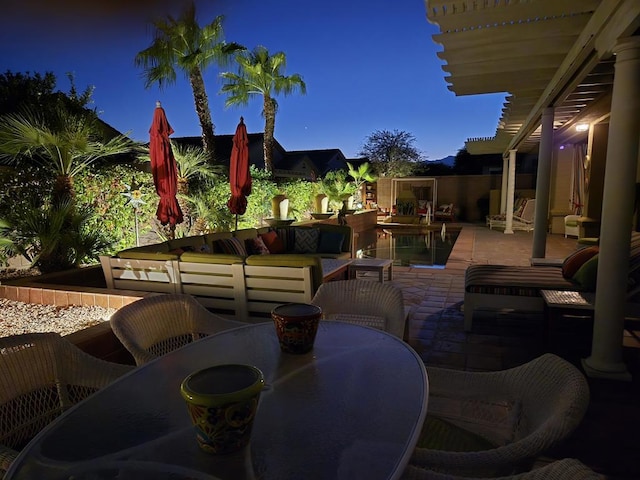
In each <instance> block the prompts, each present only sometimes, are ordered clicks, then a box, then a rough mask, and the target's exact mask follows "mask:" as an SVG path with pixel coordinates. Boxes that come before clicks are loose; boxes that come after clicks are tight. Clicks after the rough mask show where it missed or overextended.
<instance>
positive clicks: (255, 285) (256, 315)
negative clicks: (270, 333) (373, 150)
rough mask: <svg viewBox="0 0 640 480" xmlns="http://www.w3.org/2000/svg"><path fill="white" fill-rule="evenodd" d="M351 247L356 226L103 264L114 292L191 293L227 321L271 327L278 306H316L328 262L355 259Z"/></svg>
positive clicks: (136, 253)
mask: <svg viewBox="0 0 640 480" xmlns="http://www.w3.org/2000/svg"><path fill="white" fill-rule="evenodd" d="M258 239H260V240H258ZM352 243H353V232H352V229H351V227H349V226H342V225H332V224H308V225H298V226H294V225H290V226H287V227H283V228H276V229H273V228H268V227H265V228H260V229H255V228H249V229H244V230H238V231H235V232H217V233H211V234H206V235H198V236H192V237H184V238H180V239H175V240H168V241H166V242H162V243H158V244H153V245H145V246H141V247H135V248H130V249H127V250H123V251H121V252H118V253H117V254H116V255H113V256H101V257H100V263H101V265H102V270H103V273H104V277H105V280H106V283H107V288H113V289H123V290H137V291H145V292H158V293H186V294H190V295H193V296H194V297H195V298H196V299H197V300H198V301H199V302H200V303H202V304H203V305H204V306H205V307H207V308H209V309H210V310H213V311H216V312H217V313H220V314H222V315H226V316H229V317H233V318H240V319H243V320H248V321H251V320H256V319H257V320H265V318H266V317H268V315H269V313H270V312H271V310H272V309H273V307H274V306H276V305H279V304H282V303H287V302H306V303H309V302H310V301H311V299H312V298H313V295H314V294H315V292H316V290H317V289H318V287H319V286H320V284H322V278H323V272H322V260H321V259H322V258H350V257H351V248H352Z"/></svg>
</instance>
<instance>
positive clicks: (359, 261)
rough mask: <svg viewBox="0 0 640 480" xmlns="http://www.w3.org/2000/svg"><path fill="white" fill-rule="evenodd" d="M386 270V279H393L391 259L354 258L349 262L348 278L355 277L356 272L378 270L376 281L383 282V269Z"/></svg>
mask: <svg viewBox="0 0 640 480" xmlns="http://www.w3.org/2000/svg"><path fill="white" fill-rule="evenodd" d="M385 270H388V272H389V277H388V280H389V281H391V280H393V260H389V259H385V258H356V259H354V260H352V261H351V263H350V264H349V278H357V275H358V272H378V281H379V282H380V283H384V277H385V275H384V271H385Z"/></svg>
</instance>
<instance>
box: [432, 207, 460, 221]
mask: <svg viewBox="0 0 640 480" xmlns="http://www.w3.org/2000/svg"><path fill="white" fill-rule="evenodd" d="M455 217H456V212H455V208H454V206H453V203H445V204H444V205H440V206H439V207H438V209H437V210H436V211H435V212H433V218H434V219H435V220H442V221H445V220H449V221H452V222H453V221H455V219H456V218H455Z"/></svg>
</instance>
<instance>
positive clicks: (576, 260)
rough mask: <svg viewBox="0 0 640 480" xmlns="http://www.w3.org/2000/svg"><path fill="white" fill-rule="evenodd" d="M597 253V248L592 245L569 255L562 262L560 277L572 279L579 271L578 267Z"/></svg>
mask: <svg viewBox="0 0 640 480" xmlns="http://www.w3.org/2000/svg"><path fill="white" fill-rule="evenodd" d="M599 251H600V249H599V248H598V246H597V245H594V246H592V247H586V248H581V249H580V250H577V251H576V252H574V253H572V254H571V255H569V256H568V257H567V258H565V260H564V262H562V276H563V277H564V278H568V279H571V278H573V276H574V275H575V274H576V272H577V271H578V270H580V267H581V266H582V265H584V264H585V263H586V262H587V261H588V260H590V259H591V257H593V256H595V255H596V254H597V253H598V252H599Z"/></svg>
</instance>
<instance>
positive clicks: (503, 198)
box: [500, 157, 509, 215]
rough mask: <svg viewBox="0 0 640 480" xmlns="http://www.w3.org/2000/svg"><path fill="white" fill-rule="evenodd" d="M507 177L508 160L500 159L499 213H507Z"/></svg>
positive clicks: (505, 158)
mask: <svg viewBox="0 0 640 480" xmlns="http://www.w3.org/2000/svg"><path fill="white" fill-rule="evenodd" d="M508 177H509V159H508V158H507V157H502V185H501V186H500V213H501V214H503V215H504V214H505V213H507V182H508Z"/></svg>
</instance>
